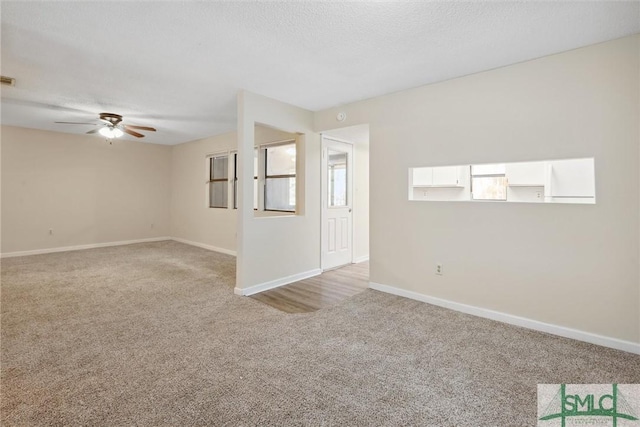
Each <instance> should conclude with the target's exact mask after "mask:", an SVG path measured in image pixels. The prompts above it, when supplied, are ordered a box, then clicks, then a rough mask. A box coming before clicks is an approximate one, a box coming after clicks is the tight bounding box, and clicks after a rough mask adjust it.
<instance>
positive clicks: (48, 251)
mask: <svg viewBox="0 0 640 427" xmlns="http://www.w3.org/2000/svg"><path fill="white" fill-rule="evenodd" d="M164 240H172V239H171V237H150V238H147V239H134V240H120V241H117V242H106V243H91V244H88V245H76V246H61V247H58V248H47V249H34V250H31V251H17V252H6V253H3V254H0V258H13V257H18V256H28V255H42V254H52V253H55V252H69V251H81V250H83V249H96V248H106V247H109V246H122V245H133V244H135V243H149V242H161V241H164Z"/></svg>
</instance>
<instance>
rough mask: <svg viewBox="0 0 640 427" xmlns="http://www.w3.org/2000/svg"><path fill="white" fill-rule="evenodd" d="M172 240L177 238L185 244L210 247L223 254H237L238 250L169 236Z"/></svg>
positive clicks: (204, 247)
mask: <svg viewBox="0 0 640 427" xmlns="http://www.w3.org/2000/svg"><path fill="white" fill-rule="evenodd" d="M169 239H171V240H175V241H176V242H180V243H184V244H185V245H191V246H197V247H199V248H202V249H208V250H210V251H214V252H220V253H221V254H227V255H233V256H236V251H232V250H231V249H225V248H219V247H217V246H212V245H207V244H205V243H199V242H194V241H191V240H187V239H182V238H180V237H169Z"/></svg>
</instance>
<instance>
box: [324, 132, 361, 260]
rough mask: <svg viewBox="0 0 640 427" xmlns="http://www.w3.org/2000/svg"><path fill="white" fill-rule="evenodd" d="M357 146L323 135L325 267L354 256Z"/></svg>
mask: <svg viewBox="0 0 640 427" xmlns="http://www.w3.org/2000/svg"><path fill="white" fill-rule="evenodd" d="M352 210H353V145H351V144H348V143H345V142H339V141H335V140H333V139H329V138H326V137H324V136H323V137H322V262H321V264H322V269H323V270H328V269H331V268H335V267H339V266H341V265H345V264H349V263H351V261H352V259H353V250H352V249H353V212H352Z"/></svg>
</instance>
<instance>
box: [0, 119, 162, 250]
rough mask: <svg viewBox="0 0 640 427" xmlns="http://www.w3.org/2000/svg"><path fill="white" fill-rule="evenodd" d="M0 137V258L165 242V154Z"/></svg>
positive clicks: (58, 137)
mask: <svg viewBox="0 0 640 427" xmlns="http://www.w3.org/2000/svg"><path fill="white" fill-rule="evenodd" d="M1 136H2V176H1V177H2V253H3V254H6V253H12V252H22V251H31V250H39V249H48V248H59V247H67V246H78V245H87V244H99V243H108V242H117V241H127V240H135V239H145V238H154V237H163V236H168V235H169V228H170V224H169V200H170V188H169V183H170V179H171V176H170V175H171V148H170V147H166V146H162V145H154V144H145V143H142V142H137V141H128V140H126V139H120V140H116V141H114V142H113V145H109V144H108V143H106V142H105V140H104V139H102V138H99V137H96V136H88V135H87V136H85V135H70V134H65V133H59V132H50V131H40V130H33V129H25V128H18V127H10V126H2V135H1ZM49 229H53V234H49Z"/></svg>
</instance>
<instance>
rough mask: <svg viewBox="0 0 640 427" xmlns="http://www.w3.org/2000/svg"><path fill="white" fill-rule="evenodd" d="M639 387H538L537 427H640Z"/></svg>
mask: <svg viewBox="0 0 640 427" xmlns="http://www.w3.org/2000/svg"><path fill="white" fill-rule="evenodd" d="M639 409H640V384H538V427H568V426H592V427H640V419H639V417H638V412H639Z"/></svg>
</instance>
